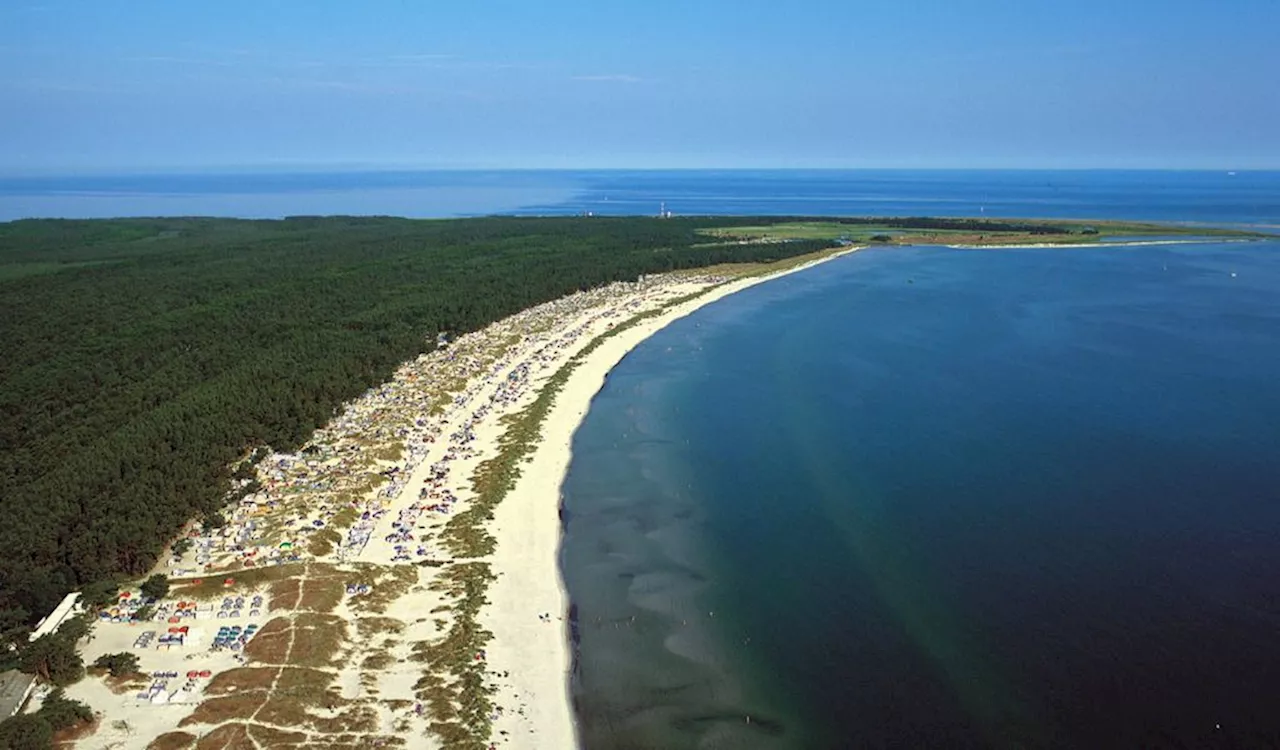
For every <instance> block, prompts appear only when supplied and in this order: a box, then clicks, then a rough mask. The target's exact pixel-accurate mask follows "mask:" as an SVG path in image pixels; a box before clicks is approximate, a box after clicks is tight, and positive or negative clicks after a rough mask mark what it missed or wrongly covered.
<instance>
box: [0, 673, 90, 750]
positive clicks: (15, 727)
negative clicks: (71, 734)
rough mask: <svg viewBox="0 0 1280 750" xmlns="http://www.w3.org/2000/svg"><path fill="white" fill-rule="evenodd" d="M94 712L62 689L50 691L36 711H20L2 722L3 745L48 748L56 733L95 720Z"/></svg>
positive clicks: (0, 743) (31, 749) (24, 749)
mask: <svg viewBox="0 0 1280 750" xmlns="http://www.w3.org/2000/svg"><path fill="white" fill-rule="evenodd" d="M93 719H94V717H93V711H91V710H90V709H89V707H88V706H86V705H85V704H83V703H81V702H80V701H77V700H72V699H70V698H68V697H67V696H66V694H65V693H63V692H62V689H61V688H58V689H57V690H54V691H53V692H52V693H50V694H49V696H48V697H47V698H45V699H44V702H43V703H42V704H41V705H40V710H39V711H37V712H35V713H34V714H19V715H17V716H14V717H12V718H8V719H5V720H4V721H0V747H3V748H5V749H6V750H49V748H51V747H53V746H54V733H55V732H61V731H63V730H65V729H72V728H74V727H77V726H82V725H85V724H88V723H90V722H92V721H93Z"/></svg>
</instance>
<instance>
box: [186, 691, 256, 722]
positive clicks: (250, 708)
mask: <svg viewBox="0 0 1280 750" xmlns="http://www.w3.org/2000/svg"><path fill="white" fill-rule="evenodd" d="M264 702H265V696H264V695H262V694H254V695H226V696H221V697H218V698H210V699H209V700H206V701H204V702H203V703H201V704H200V705H198V706H196V710H195V711H192V712H191V715H190V716H188V717H186V718H185V719H183V720H182V721H180V722H178V727H179V728H181V727H186V726H191V725H192V724H226V723H227V722H229V721H236V720H238V719H248V718H249V717H251V716H253V714H254V712H255V711H257V710H258V709H259V708H260V707H261V706H262V704H263V703H264Z"/></svg>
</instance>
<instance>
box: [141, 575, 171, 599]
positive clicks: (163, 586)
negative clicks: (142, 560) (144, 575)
mask: <svg viewBox="0 0 1280 750" xmlns="http://www.w3.org/2000/svg"><path fill="white" fill-rule="evenodd" d="M168 593H169V576H167V575H164V574H162V573H156V574H155V575H153V576H151V577H150V578H148V579H147V580H145V581H143V582H142V595H143V596H145V597H147V598H148V599H156V600H159V599H163V598H165V596H166V595H167V594H168Z"/></svg>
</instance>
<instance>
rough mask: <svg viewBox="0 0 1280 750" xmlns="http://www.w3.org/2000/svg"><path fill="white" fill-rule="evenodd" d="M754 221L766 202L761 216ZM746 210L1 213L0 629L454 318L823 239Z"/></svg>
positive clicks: (175, 518)
mask: <svg viewBox="0 0 1280 750" xmlns="http://www.w3.org/2000/svg"><path fill="white" fill-rule="evenodd" d="M754 221H755V222H757V223H758V222H759V219H758V218H757V219H754ZM746 223H748V220H746V219H742V220H734V219H723V218H721V219H706V218H704V219H671V220H665V221H659V220H655V219H647V218H618V219H605V218H594V219H582V218H545V219H533V218H486V219H466V220H454V221H414V220H407V219H393V218H345V217H335V218H310V217H302V218H292V219H286V220H283V221H238V220H219V219H127V220H110V221H51V220H41V221H19V222H12V223H9V224H0V344H2V346H3V356H2V357H0V512H2V513H3V517H4V523H3V524H0V631H3V630H5V629H9V630H11V631H12V630H13V629H14V628H15V627H17V626H18V625H19V624H21V623H27V622H30V621H31V620H33V619H35V618H37V617H39V616H40V615H43V614H45V613H47V612H48V611H49V610H50V609H52V607H53V606H54V605H55V604H56V603H57V601H58V599H59V598H60V597H61V596H62V595H63V594H65V593H66V592H67V591H69V590H72V589H73V588H75V587H77V586H81V585H83V584H85V583H88V582H93V581H99V580H103V579H107V578H110V577H112V576H116V575H119V574H122V573H124V574H134V575H136V574H139V573H142V572H144V571H146V570H147V569H148V568H149V567H150V566H151V565H152V564H153V563H154V562H155V560H156V556H157V554H158V553H159V551H160V549H161V548H162V545H163V542H164V541H165V540H166V539H168V538H171V537H172V536H173V535H174V534H175V533H176V532H177V531H178V529H179V528H180V526H181V524H183V523H184V522H185V521H186V520H187V519H189V518H191V517H193V516H198V515H201V514H207V513H211V512H214V511H216V510H217V508H218V507H219V506H220V504H221V498H223V497H224V495H225V492H226V490H227V488H228V474H227V468H226V467H227V466H228V464H229V463H231V462H233V461H234V460H235V459H236V458H237V457H238V456H240V455H242V454H243V452H244V451H245V449H246V448H248V447H252V446H258V445H263V444H265V445H270V446H273V447H275V448H278V449H291V448H295V447H297V446H298V445H299V444H300V443H301V442H302V441H304V440H305V438H306V437H307V436H308V435H309V434H310V433H311V431H312V430H314V429H315V428H316V427H317V426H319V425H321V424H323V423H324V422H326V421H327V420H328V419H329V418H330V417H331V416H332V415H333V413H334V411H335V408H336V407H337V406H338V405H339V404H340V403H341V402H343V401H345V400H347V399H350V398H352V397H354V396H355V395H357V394H359V393H360V392H361V391H363V390H364V389H366V388H368V387H369V386H371V385H374V384H376V383H378V382H381V381H383V380H385V379H386V378H387V377H388V376H389V375H390V373H391V372H392V370H393V369H394V368H395V366H396V365H397V364H398V363H400V362H402V361H404V360H406V359H409V358H411V357H413V356H416V355H417V354H419V353H421V352H423V351H426V350H429V349H430V348H431V347H432V346H433V344H434V341H435V338H436V333H437V332H440V331H449V332H454V333H462V332H467V331H471V330H475V329H478V328H480V327H483V326H484V325H486V324H488V323H490V322H492V321H494V320H497V319H499V318H502V317H504V316H506V315H510V314H512V313H515V312H517V311H519V310H521V309H524V308H526V307H529V306H531V305H534V304H537V303H540V302H544V301H546V300H550V299H553V298H556V297H559V296H562V295H564V294H567V293H571V292H573V291H575V290H579V289H585V288H589V287H593V286H597V285H600V284H604V283H608V282H611V281H616V280H629V279H635V278H636V277H637V276H639V275H641V274H646V273H654V272H661V271H668V270H673V269H677V268H690V267H698V266H704V265H710V264H715V263H723V262H729V261H760V260H771V259H775V258H778V257H783V256H792V255H798V254H802V253H805V252H810V251H812V250H814V249H817V248H818V247H821V246H825V245H826V244H827V243H825V242H791V243H785V244H776V245H760V244H748V245H736V244H731V245H721V246H717V245H714V244H710V245H709V244H707V243H706V237H705V236H703V235H699V234H697V231H696V230H698V229H700V228H705V227H712V226H731V225H734V224H746Z"/></svg>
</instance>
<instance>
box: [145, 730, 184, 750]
mask: <svg viewBox="0 0 1280 750" xmlns="http://www.w3.org/2000/svg"><path fill="white" fill-rule="evenodd" d="M195 746H196V736H195V735H194V734H191V733H190V732H166V733H164V734H162V735H160V736H159V737H156V738H155V739H154V740H152V741H151V744H149V745H147V750H191V748H193V747H195Z"/></svg>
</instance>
